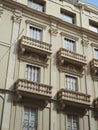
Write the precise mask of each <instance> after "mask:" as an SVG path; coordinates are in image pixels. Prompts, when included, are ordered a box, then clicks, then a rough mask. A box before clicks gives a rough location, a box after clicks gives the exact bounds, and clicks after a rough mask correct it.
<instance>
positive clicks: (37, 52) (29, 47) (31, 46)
mask: <svg viewBox="0 0 98 130" xmlns="http://www.w3.org/2000/svg"><path fill="white" fill-rule="evenodd" d="M19 47H20V58H22V59H28V60H35V59H36V61H41V62H47V60H48V59H49V56H50V55H51V53H52V50H51V45H50V44H47V43H45V42H42V41H39V40H35V39H32V38H30V37H26V36H22V38H21V40H20V44H19ZM24 57H25V58H24ZM29 58H30V59H29Z"/></svg>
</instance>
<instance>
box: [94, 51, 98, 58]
mask: <svg viewBox="0 0 98 130" xmlns="http://www.w3.org/2000/svg"><path fill="white" fill-rule="evenodd" d="M94 57H95V58H96V59H98V49H95V50H94Z"/></svg>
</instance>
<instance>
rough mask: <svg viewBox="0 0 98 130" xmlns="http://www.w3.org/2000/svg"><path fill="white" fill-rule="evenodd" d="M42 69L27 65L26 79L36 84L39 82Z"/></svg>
mask: <svg viewBox="0 0 98 130" xmlns="http://www.w3.org/2000/svg"><path fill="white" fill-rule="evenodd" d="M39 76H40V68H39V67H36V66H32V65H27V70H26V79H27V80H30V81H34V82H39Z"/></svg>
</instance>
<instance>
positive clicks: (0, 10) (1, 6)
mask: <svg viewBox="0 0 98 130" xmlns="http://www.w3.org/2000/svg"><path fill="white" fill-rule="evenodd" d="M2 14H3V5H2V4H0V17H1V15H2Z"/></svg>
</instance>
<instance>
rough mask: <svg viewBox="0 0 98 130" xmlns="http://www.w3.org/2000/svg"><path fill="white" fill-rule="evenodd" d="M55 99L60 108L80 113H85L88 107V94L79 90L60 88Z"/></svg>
mask: <svg viewBox="0 0 98 130" xmlns="http://www.w3.org/2000/svg"><path fill="white" fill-rule="evenodd" d="M57 99H58V102H59V105H60V108H61V109H62V110H67V111H74V112H76V113H79V114H80V113H81V115H83V114H85V113H86V111H87V109H89V107H90V95H87V94H84V93H80V92H75V91H70V90H66V89H60V90H59V91H58V93H57Z"/></svg>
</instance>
